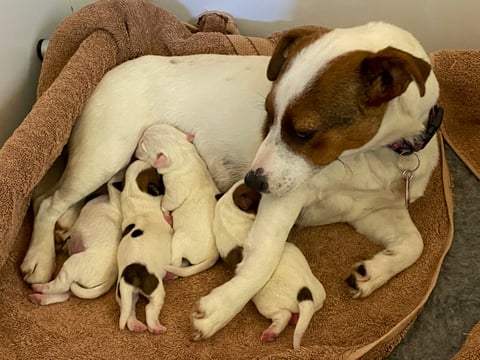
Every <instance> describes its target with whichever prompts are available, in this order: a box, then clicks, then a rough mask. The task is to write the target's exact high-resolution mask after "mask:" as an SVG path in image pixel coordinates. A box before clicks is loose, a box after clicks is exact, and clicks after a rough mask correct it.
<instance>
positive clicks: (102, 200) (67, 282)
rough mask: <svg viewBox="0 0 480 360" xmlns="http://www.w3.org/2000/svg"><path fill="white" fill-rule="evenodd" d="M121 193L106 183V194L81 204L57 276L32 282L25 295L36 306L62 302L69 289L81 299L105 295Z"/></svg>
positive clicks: (112, 270)
mask: <svg viewBox="0 0 480 360" xmlns="http://www.w3.org/2000/svg"><path fill="white" fill-rule="evenodd" d="M121 223H122V214H121V209H120V192H119V191H118V190H117V189H116V188H115V187H113V185H112V184H111V183H109V184H108V195H100V196H97V197H96V198H94V199H92V200H90V201H89V202H87V203H86V204H85V206H83V208H82V209H81V211H80V214H79V215H78V218H77V219H76V221H74V223H73V225H72V227H71V229H69V234H70V236H69V238H68V240H67V242H66V245H67V246H66V247H67V250H68V254H69V256H70V257H69V258H68V259H67V260H65V262H64V263H63V265H62V268H61V269H60V271H59V272H58V275H57V277H56V278H55V279H54V280H52V281H50V282H48V283H45V284H33V285H32V289H33V291H35V294H32V295H30V296H29V297H28V298H29V300H30V301H31V302H33V303H35V304H38V305H48V304H53V303H57V302H62V301H65V300H67V299H68V298H69V297H70V292H71V293H73V294H74V295H75V296H78V297H80V298H83V299H94V298H96V297H99V296H101V295H103V294H105V293H106V292H107V291H108V290H110V289H111V287H112V286H113V285H114V284H115V281H116V279H117V248H118V243H119V241H120V238H121V236H122V232H121V230H120V226H121Z"/></svg>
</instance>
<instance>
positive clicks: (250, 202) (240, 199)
mask: <svg viewBox="0 0 480 360" xmlns="http://www.w3.org/2000/svg"><path fill="white" fill-rule="evenodd" d="M261 196H262V195H261V194H260V193H259V192H258V191H256V190H253V189H252V188H250V187H248V186H247V185H245V184H240V185H238V186H237V188H236V189H235V190H234V191H233V194H232V199H233V203H234V204H235V205H236V206H237V207H238V208H239V209H240V210H242V211H244V212H246V213H249V214H256V213H257V210H258V205H259V204H260V198H261Z"/></svg>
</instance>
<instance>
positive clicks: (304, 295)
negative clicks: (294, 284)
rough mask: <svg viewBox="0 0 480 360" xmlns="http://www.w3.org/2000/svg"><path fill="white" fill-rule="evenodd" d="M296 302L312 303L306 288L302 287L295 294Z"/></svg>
mask: <svg viewBox="0 0 480 360" xmlns="http://www.w3.org/2000/svg"><path fill="white" fill-rule="evenodd" d="M297 301H298V302H302V301H313V296H312V292H311V291H310V289H309V288H308V287H306V286H304V287H302V288H301V289H300V290H299V291H298V293H297Z"/></svg>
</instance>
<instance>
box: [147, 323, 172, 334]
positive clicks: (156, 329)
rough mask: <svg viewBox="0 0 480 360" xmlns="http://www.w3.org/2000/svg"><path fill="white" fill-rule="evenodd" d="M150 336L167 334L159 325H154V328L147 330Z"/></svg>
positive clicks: (165, 329)
mask: <svg viewBox="0 0 480 360" xmlns="http://www.w3.org/2000/svg"><path fill="white" fill-rule="evenodd" d="M148 331H150V332H151V333H152V334H155V335H160V334H165V333H166V332H167V328H166V327H165V326H163V325H161V324H158V325H156V326H155V327H151V328H148Z"/></svg>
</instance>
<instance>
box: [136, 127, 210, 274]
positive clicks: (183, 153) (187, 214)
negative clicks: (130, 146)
mask: <svg viewBox="0 0 480 360" xmlns="http://www.w3.org/2000/svg"><path fill="white" fill-rule="evenodd" d="M193 139H194V137H193V135H191V134H189V135H187V134H185V133H183V132H181V131H179V130H177V129H176V128H174V127H172V126H170V125H165V124H161V125H154V126H151V127H150V128H148V129H147V130H146V131H145V132H144V134H143V136H142V138H141V139H140V141H139V144H138V147H137V151H136V153H135V155H136V156H137V158H139V159H142V160H144V161H146V162H148V163H149V164H150V165H153V166H154V167H155V168H156V169H157V171H158V172H159V173H160V174H162V175H163V181H164V184H165V196H164V197H163V200H162V210H164V211H166V212H172V217H173V229H174V234H173V241H172V265H171V266H167V267H166V269H167V270H168V271H169V272H171V273H173V274H175V275H179V276H190V275H193V274H196V273H198V272H200V271H203V270H206V269H208V268H209V267H211V266H213V265H214V264H215V262H216V261H217V258H218V252H217V249H216V247H215V238H214V236H213V231H212V223H213V216H214V210H215V205H216V199H215V195H216V194H217V193H218V192H219V191H218V189H217V187H216V186H215V183H214V182H213V180H212V177H211V176H210V173H209V172H208V169H207V166H206V165H205V163H204V162H203V160H202V158H201V157H200V155H199V154H198V152H197V149H196V148H195V145H193V143H192V141H193ZM182 260H187V261H188V262H189V263H190V264H192V265H191V266H187V267H181V264H182Z"/></svg>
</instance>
